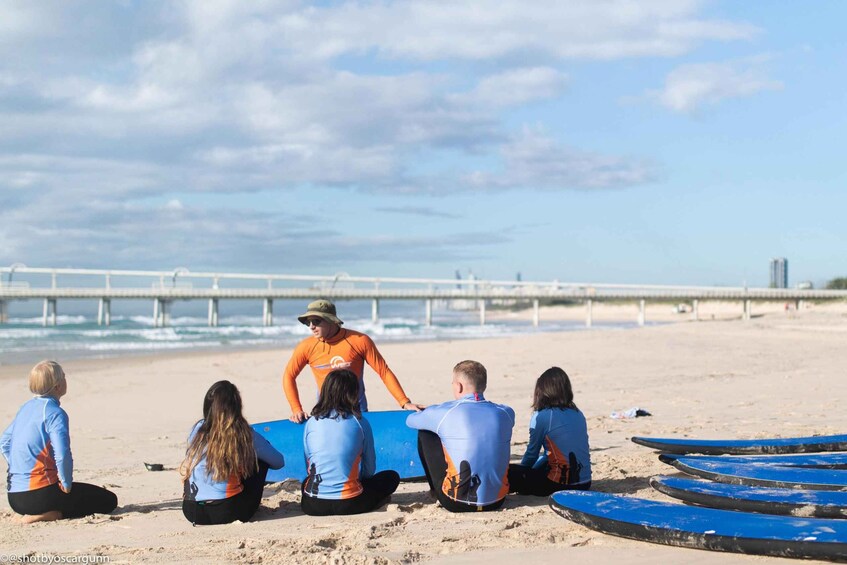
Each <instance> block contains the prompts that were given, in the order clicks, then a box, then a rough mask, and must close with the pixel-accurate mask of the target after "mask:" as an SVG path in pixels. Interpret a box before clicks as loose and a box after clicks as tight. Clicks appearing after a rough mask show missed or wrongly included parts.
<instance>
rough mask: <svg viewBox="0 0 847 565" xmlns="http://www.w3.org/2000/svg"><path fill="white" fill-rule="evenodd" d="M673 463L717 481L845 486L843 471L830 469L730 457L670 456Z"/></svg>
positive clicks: (778, 485) (825, 487)
mask: <svg viewBox="0 0 847 565" xmlns="http://www.w3.org/2000/svg"><path fill="white" fill-rule="evenodd" d="M673 466H674V467H676V468H677V469H679V470H680V471H682V472H684V473H688V474H689V475H695V476H697V477H703V478H704V479H709V480H712V481H717V482H720V483H732V484H736V485H751V486H763V487H776V488H802V489H811V490H847V471H841V470H834V469H811V468H806V467H782V466H775V467H774V466H770V465H757V464H753V465H745V464H743V463H732V462H730V461H715V460H710V461H703V460H698V459H697V458H693V457H692V458H689V457H679V458H678V459H675V460H674V462H673Z"/></svg>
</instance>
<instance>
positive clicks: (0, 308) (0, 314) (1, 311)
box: [0, 300, 9, 324]
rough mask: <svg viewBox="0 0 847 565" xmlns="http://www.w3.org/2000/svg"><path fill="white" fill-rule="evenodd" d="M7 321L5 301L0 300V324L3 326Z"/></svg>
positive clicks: (7, 311) (7, 313)
mask: <svg viewBox="0 0 847 565" xmlns="http://www.w3.org/2000/svg"><path fill="white" fill-rule="evenodd" d="M8 321H9V310H8V306H6V301H5V300H0V324H5V323H7V322H8Z"/></svg>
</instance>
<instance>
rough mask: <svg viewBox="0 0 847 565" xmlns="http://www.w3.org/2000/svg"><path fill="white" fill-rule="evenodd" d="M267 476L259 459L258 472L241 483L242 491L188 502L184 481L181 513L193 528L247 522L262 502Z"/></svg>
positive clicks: (264, 465)
mask: <svg viewBox="0 0 847 565" xmlns="http://www.w3.org/2000/svg"><path fill="white" fill-rule="evenodd" d="M267 476H268V464H267V463H265V462H264V461H262V460H261V459H260V460H259V470H258V471H256V472H255V473H254V474H252V475H250V476H249V477H247V478H246V479H244V480H243V481H241V484H242V485H244V490H242V491H241V492H239V493H238V494H236V495H235V496H230V497H229V498H223V499H221V500H189V499H188V481H185V488H186V498H184V499H183V501H182V513H183V515H184V516H185V517H186V519H187V520H188V521H189V522H191V523H192V524H194V525H195V526H209V525H212V524H229V523H231V522H235V521H236V520H238V521H240V522H249V521H250V518H252V517H253V514H255V513H256V510H258V509H259V504H260V503H261V502H262V492H264V490H265V478H267Z"/></svg>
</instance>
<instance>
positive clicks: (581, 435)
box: [521, 408, 591, 485]
mask: <svg viewBox="0 0 847 565" xmlns="http://www.w3.org/2000/svg"><path fill="white" fill-rule="evenodd" d="M542 450H543V451H544V454H545V455H546V457H547V465H548V466H549V469H550V471H549V473H548V474H547V478H548V479H550V480H551V481H553V482H554V483H561V484H567V485H578V484H583V483H587V482H590V481H591V457H590V455H589V452H588V426H587V425H586V423H585V416H584V415H583V413H582V412H580V411H579V410H577V409H574V408H545V409H544V410H541V411H538V412H533V413H532V417H531V418H530V420H529V444H528V445H527V446H526V453H525V454H524V456H523V459H521V465H524V466H527V467H532V466H534V465H535V464H536V462H538V461H539V458H538V457H539V454H540V453H541V451H542Z"/></svg>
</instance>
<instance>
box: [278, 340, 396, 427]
mask: <svg viewBox="0 0 847 565" xmlns="http://www.w3.org/2000/svg"><path fill="white" fill-rule="evenodd" d="M365 363H367V364H368V365H370V367H371V368H372V369H373V370H374V371H376V374H377V375H379V378H381V379H382V382H383V383H385V386H386V387H387V388H388V392H390V393H391V396H393V397H394V399H395V400H396V401H397V403H398V404H400V406H403V405H404V404H406V403H407V402H409V397H408V396H406V393H405V392H403V387H402V386H400V381H398V380H397V377H396V376H395V375H394V373H393V372H391V369H389V368H388V364H387V363H386V362H385V359H383V358H382V355H380V353H379V350H378V349H377V348H376V345H374V342H373V340H372V339H371V338H369V337H368V336H367V335H365V334H363V333H360V332H356V331H353V330H347V329H344V328H341V329H339V330H338V333H337V334H335V335H334V336H332V337H331V338H330V339H327V340H323V339H318V338H316V337H314V336H311V337H307V338H306V339H304V340H303V341H301V342H300V343H298V344H297V347H295V348H294V352H293V353H292V354H291V359H290V360H289V361H288V365H287V366H286V367H285V372H284V373H283V375H282V389H283V391H285V397H286V398H287V399H288V403H289V404H290V405H291V411H292V412H294V413H295V414H296V413H297V412H302V411H303V405H302V404H301V403H300V393H299V392H297V382H296V379H297V376H298V375H299V374H300V372H301V371H302V370H303V369H305V368H306V365H309V366H310V367H311V368H312V374H314V375H315V381H316V382H317V383H318V390H320V388H321V385H322V384H323V382H324V379H325V378H326V376H327V375H328V374H329V373H330V372H331V371H332V370H334V369H349V370H351V371H353V372H354V373H355V374H356V376H358V377H359V407H360V409H361V410H362V411H363V412H366V411H367V410H368V399H367V398H366V397H365V381H364V379H363V375H364V371H365Z"/></svg>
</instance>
